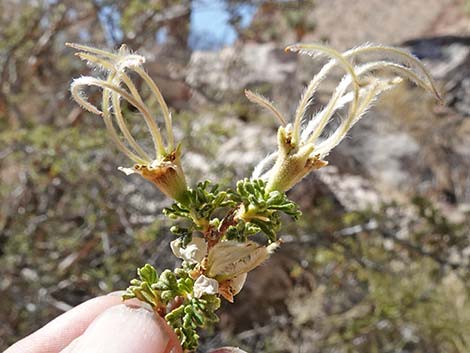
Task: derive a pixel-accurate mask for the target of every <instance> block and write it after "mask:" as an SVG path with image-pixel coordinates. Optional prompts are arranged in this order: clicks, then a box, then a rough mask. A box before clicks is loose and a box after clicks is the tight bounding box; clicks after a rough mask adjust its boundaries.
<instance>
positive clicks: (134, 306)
mask: <svg viewBox="0 0 470 353" xmlns="http://www.w3.org/2000/svg"><path fill="white" fill-rule="evenodd" d="M25 352H28V353H59V352H60V353H111V352H112V353H137V352H138V353H182V349H181V346H180V345H179V342H178V339H177V337H176V335H175V333H174V332H173V330H172V329H171V328H170V327H169V326H168V325H167V324H166V322H165V321H164V320H163V319H161V318H160V317H159V316H158V315H155V314H154V313H153V311H151V310H150V309H147V308H146V307H145V306H143V305H141V304H140V303H139V302H138V301H133V300H131V301H129V302H126V303H124V304H123V303H122V301H121V298H120V295H118V294H117V295H107V296H102V297H97V298H94V299H91V300H88V301H87V302H85V303H83V304H81V305H79V306H77V307H75V308H73V309H72V310H70V311H68V312H66V313H64V314H62V315H60V316H59V317H57V318H56V319H54V320H52V321H51V322H49V323H48V324H47V325H46V326H44V327H42V328H41V329H39V330H38V331H36V332H34V333H32V334H31V335H29V336H27V337H25V338H23V339H22V340H20V341H18V342H17V343H15V344H14V345H13V346H11V347H10V348H8V349H7V350H6V351H5V352H4V353H25Z"/></svg>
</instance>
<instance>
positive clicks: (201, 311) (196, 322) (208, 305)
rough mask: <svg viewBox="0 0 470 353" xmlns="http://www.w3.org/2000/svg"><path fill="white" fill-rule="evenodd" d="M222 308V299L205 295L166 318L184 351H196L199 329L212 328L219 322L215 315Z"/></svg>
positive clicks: (189, 302) (188, 302)
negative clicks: (211, 326)
mask: <svg viewBox="0 0 470 353" xmlns="http://www.w3.org/2000/svg"><path fill="white" fill-rule="evenodd" d="M219 307H220V299H219V298H218V297H217V296H216V295H204V296H203V297H201V298H192V299H190V300H188V301H187V302H186V303H185V304H183V305H181V306H179V307H178V308H176V309H174V310H173V311H171V312H170V313H169V314H167V315H166V316H165V320H167V321H168V323H169V324H170V326H171V327H173V329H174V330H175V332H176V335H177V336H178V338H179V339H180V342H181V346H182V347H183V349H188V350H194V349H196V348H197V346H198V340H199V335H198V334H197V328H200V327H207V326H210V325H212V324H214V323H216V322H217V321H218V317H217V315H215V314H214V311H216V310H217V309H218V308H219Z"/></svg>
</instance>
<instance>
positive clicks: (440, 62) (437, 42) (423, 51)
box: [404, 36, 470, 116]
mask: <svg viewBox="0 0 470 353" xmlns="http://www.w3.org/2000/svg"><path fill="white" fill-rule="evenodd" d="M404 45H405V46H406V47H407V48H408V49H409V50H410V51H411V52H413V53H414V54H415V55H416V56H418V57H419V58H420V59H421V60H423V61H424V62H425V64H426V66H427V67H428V68H429V70H430V71H431V74H432V76H433V77H434V78H435V79H436V80H438V81H440V82H441V83H442V87H443V92H442V93H443V96H444V99H445V102H446V105H447V106H450V107H452V108H453V109H455V110H456V112H457V113H459V114H462V115H464V116H470V37H457V36H444V37H433V38H424V39H415V40H410V41H407V42H405V43H404Z"/></svg>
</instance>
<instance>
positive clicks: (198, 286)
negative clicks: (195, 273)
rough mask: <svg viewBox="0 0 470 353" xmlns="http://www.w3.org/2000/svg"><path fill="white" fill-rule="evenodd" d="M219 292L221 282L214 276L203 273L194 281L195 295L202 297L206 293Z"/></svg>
mask: <svg viewBox="0 0 470 353" xmlns="http://www.w3.org/2000/svg"><path fill="white" fill-rule="evenodd" d="M218 292H219V282H217V281H216V280H215V279H213V278H209V277H206V276H204V275H201V276H199V277H198V279H197V280H196V282H194V296H195V297H196V298H201V297H202V296H203V295H204V294H217V293H218Z"/></svg>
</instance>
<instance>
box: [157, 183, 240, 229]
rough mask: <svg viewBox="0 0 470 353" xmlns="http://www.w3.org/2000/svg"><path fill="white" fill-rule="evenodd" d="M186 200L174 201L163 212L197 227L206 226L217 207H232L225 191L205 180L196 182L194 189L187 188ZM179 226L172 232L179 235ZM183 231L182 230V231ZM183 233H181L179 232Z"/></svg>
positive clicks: (232, 204) (231, 201)
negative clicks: (188, 221) (192, 223)
mask: <svg viewBox="0 0 470 353" xmlns="http://www.w3.org/2000/svg"><path fill="white" fill-rule="evenodd" d="M185 200H186V202H185V203H184V204H183V203H180V202H175V203H174V204H173V205H172V206H171V207H168V208H165V209H164V210H163V213H164V214H165V215H166V216H168V217H169V218H171V219H178V218H183V219H188V220H190V221H192V222H194V224H195V225H196V227H197V228H198V229H202V228H204V226H207V224H208V222H207V220H209V219H211V217H212V215H213V213H214V212H215V210H217V209H218V208H224V207H233V206H234V205H235V203H234V201H233V200H230V199H228V198H227V192H226V191H220V190H219V185H217V184H212V183H211V182H210V181H208V180H206V181H204V182H202V183H199V184H197V187H196V188H195V189H190V188H188V191H187V193H186V195H185ZM181 231H183V230H182V229H181V228H179V230H176V228H175V231H174V232H173V230H172V232H173V233H175V234H177V235H180V234H181V233H180V234H179V232H181ZM183 232H184V231H183ZM181 235H183V234H181Z"/></svg>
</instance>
